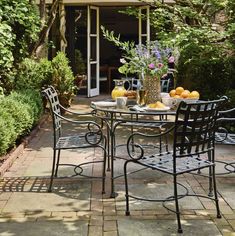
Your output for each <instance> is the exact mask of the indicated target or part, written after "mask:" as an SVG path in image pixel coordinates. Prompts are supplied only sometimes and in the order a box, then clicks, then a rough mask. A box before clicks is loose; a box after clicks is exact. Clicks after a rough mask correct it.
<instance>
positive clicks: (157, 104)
mask: <svg viewBox="0 0 235 236" xmlns="http://www.w3.org/2000/svg"><path fill="white" fill-rule="evenodd" d="M148 107H149V108H164V107H166V106H165V105H164V104H163V103H161V102H156V103H150V104H149V105H148Z"/></svg>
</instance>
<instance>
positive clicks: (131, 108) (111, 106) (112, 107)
mask: <svg viewBox="0 0 235 236" xmlns="http://www.w3.org/2000/svg"><path fill="white" fill-rule="evenodd" d="M91 108H92V109H93V110H95V111H102V112H107V113H119V114H130V115H131V114H138V115H175V114H176V110H174V109H170V108H167V107H166V108H165V109H164V108H163V109H154V108H153V109H151V108H147V107H144V106H138V105H128V104H127V106H126V107H125V108H123V109H120V108H117V106H116V104H115V102H110V101H100V103H99V102H92V103H91Z"/></svg>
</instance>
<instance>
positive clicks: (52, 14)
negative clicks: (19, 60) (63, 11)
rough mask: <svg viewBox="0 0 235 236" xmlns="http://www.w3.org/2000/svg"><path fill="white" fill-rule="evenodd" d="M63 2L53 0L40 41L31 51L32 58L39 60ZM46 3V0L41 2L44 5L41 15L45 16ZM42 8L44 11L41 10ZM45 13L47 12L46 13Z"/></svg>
mask: <svg viewBox="0 0 235 236" xmlns="http://www.w3.org/2000/svg"><path fill="white" fill-rule="evenodd" d="M60 1H61V0H53V1H52V5H51V9H50V12H49V16H48V19H47V22H46V23H45V24H44V26H43V27H42V30H41V32H40V33H39V39H38V41H37V42H36V43H35V44H34V45H33V46H32V48H31V50H30V55H31V56H32V57H36V58H38V56H39V54H40V52H41V50H42V46H43V44H44V43H45V40H46V38H47V37H48V34H49V32H50V29H51V27H52V25H53V23H54V21H55V19H56V14H57V12H58V7H59V2H60ZM44 2H45V0H40V4H41V3H42V5H40V15H41V13H42V14H43V11H44V10H43V8H44V6H43V3H44ZM41 8H42V9H41ZM44 13H45V11H44Z"/></svg>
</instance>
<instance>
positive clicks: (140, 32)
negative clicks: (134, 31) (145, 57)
mask: <svg viewBox="0 0 235 236" xmlns="http://www.w3.org/2000/svg"><path fill="white" fill-rule="evenodd" d="M143 9H146V18H147V20H146V33H145V34H143V33H142V31H143V30H142V18H141V14H142V10H143ZM149 14H150V7H149V6H141V7H139V44H142V43H143V40H142V38H143V37H146V38H147V42H149V41H150V17H149Z"/></svg>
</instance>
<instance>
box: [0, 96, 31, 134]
mask: <svg viewBox="0 0 235 236" xmlns="http://www.w3.org/2000/svg"><path fill="white" fill-rule="evenodd" d="M0 106H1V107H2V108H3V109H4V110H5V112H6V113H8V115H9V116H11V117H12V118H13V119H14V123H15V129H16V132H17V134H19V135H22V134H26V133H27V132H28V131H29V129H30V127H32V125H33V121H32V119H31V116H30V113H29V112H28V111H29V109H30V107H29V105H28V104H24V103H22V102H21V101H18V100H15V99H14V98H13V97H11V96H7V97H5V98H4V99H2V100H1V101H0Z"/></svg>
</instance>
